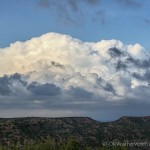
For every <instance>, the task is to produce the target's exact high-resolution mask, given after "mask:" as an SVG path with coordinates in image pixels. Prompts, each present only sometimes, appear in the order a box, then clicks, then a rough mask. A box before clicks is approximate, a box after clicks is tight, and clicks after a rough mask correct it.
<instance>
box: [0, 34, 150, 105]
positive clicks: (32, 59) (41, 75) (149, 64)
mask: <svg viewBox="0 0 150 150" xmlns="http://www.w3.org/2000/svg"><path fill="white" fill-rule="evenodd" d="M0 62H1V63H0V76H1V78H0V84H3V81H4V78H3V76H4V75H8V77H7V82H6V83H5V86H6V89H4V88H3V87H2V86H0V90H3V91H2V92H0V93H4V92H5V93H6V90H10V88H9V87H10V86H11V91H9V92H12V93H17V92H18V93H20V94H16V97H17V95H19V96H20V95H22V94H25V95H27V97H26V99H28V98H29V95H32V94H31V93H32V92H33V91H34V94H35V93H36V94H35V96H37V97H34V98H29V99H32V102H33V104H34V103H36V104H37V105H38V104H44V103H43V102H42V100H41V99H39V98H38V93H37V91H38V90H40V89H42V94H43V93H45V92H44V90H45V88H46V87H49V88H50V90H51V91H50V92H52V91H53V87H54V88H56V89H58V90H60V89H61V92H62V93H61V94H62V95H61V96H62V97H61V98H60V97H59V98H58V99H65V98H67V99H68V100H69V99H70V100H75V99H76V98H79V96H80V95H81V96H84V98H85V97H86V96H85V95H86V94H87V95H90V99H91V100H92V99H94V100H96V102H94V103H97V99H103V100H105V101H110V100H111V101H113V100H116V99H117V100H123V101H124V100H125V99H127V100H128V99H129V98H130V96H131V95H132V96H131V97H132V98H133V97H136V92H137V88H138V89H140V88H143V86H144V87H146V88H147V89H148V88H149V85H150V81H149V79H150V78H149V70H150V55H149V52H148V51H146V50H145V49H144V48H143V47H142V46H140V45H139V44H136V45H124V44H123V43H122V42H121V41H117V40H107V41H106V40H102V41H100V42H97V43H94V42H82V41H80V40H78V39H74V38H72V37H71V36H68V35H62V34H58V33H47V34H45V35H42V36H41V37H36V38H32V39H31V40H28V41H26V42H16V43H14V44H11V45H10V47H7V48H3V49H0ZM15 73H19V74H21V79H19V80H16V79H15V80H14V76H12V77H11V75H12V74H15ZM22 82H26V85H24V84H22ZM33 82H36V84H34V85H36V89H33V90H32V91H31V90H30V89H29V88H28V86H29V85H33ZM35 90H36V92H35ZM70 90H71V93H75V94H79V95H78V96H75V94H74V95H72V96H70V95H67V94H68V91H70ZM142 91H143V90H142ZM53 92H54V91H53ZM143 92H144V91H143ZM59 94H60V93H59ZM59 94H58V95H59ZM48 95H51V94H49V93H48V90H47V91H46V96H48ZM55 95H57V92H56V94H55ZM143 95H144V93H142V94H141V100H142V97H143ZM144 96H145V97H149V94H147V93H146V94H145V95H144ZM81 98H82V97H81ZM86 98H87V97H86ZM37 99H38V101H37ZM145 99H146V98H145ZM138 100H140V96H139V98H138ZM17 101H18V100H17ZM58 101H60V100H58ZM44 102H45V101H44ZM46 102H47V101H46ZM147 102H148V100H147ZM76 103H78V101H77V102H76ZM80 103H81V102H80ZM83 103H85V102H84V101H83ZM88 103H90V102H87V104H88Z"/></svg>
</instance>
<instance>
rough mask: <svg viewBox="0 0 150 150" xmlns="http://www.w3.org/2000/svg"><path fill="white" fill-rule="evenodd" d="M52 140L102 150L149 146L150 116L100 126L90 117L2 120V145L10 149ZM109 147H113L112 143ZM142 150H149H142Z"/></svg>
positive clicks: (103, 123) (0, 124)
mask: <svg viewBox="0 0 150 150" xmlns="http://www.w3.org/2000/svg"><path fill="white" fill-rule="evenodd" d="M47 137H51V138H53V139H54V140H55V141H56V142H58V143H63V142H65V141H67V140H68V139H69V138H70V137H73V138H74V139H75V140H76V141H77V142H78V143H79V144H80V145H81V147H87V146H90V147H93V148H96V147H100V146H103V144H106V142H115V141H116V142H122V143H123V142H125V141H126V142H128V143H131V142H147V143H148V142H150V116H147V117H126V116H125V117H121V118H120V119H118V120H116V121H112V122H98V121H96V120H93V119H91V118H88V117H66V118H38V117H31V118H30V117H27V118H9V119H4V118H1V119H0V145H1V146H4V145H6V146H8V147H11V146H12V145H14V144H20V145H24V144H25V143H27V142H29V141H39V140H41V141H42V140H44V139H46V138H47ZM109 144H110V143H109ZM139 149H148V146H142V147H140V148H139Z"/></svg>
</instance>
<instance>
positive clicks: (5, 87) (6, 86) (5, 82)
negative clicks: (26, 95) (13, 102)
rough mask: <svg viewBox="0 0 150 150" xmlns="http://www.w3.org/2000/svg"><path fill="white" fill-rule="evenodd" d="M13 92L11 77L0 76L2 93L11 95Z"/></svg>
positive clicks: (0, 92) (0, 91) (0, 90)
mask: <svg viewBox="0 0 150 150" xmlns="http://www.w3.org/2000/svg"><path fill="white" fill-rule="evenodd" d="M10 93H11V89H10V83H9V78H8V77H7V76H4V77H0V94H1V95H9V94H10Z"/></svg>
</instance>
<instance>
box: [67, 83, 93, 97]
mask: <svg viewBox="0 0 150 150" xmlns="http://www.w3.org/2000/svg"><path fill="white" fill-rule="evenodd" d="M68 94H71V95H72V96H73V97H74V98H81V99H83V98H87V99H91V98H92V96H93V95H94V94H93V93H92V92H88V91H87V90H85V89H83V88H81V87H73V86H71V87H70V89H69V91H68Z"/></svg>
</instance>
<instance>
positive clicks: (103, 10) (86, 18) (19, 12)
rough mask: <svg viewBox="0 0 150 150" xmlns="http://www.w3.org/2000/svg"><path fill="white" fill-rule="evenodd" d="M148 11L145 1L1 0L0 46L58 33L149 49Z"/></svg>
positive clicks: (149, 5)
mask: <svg viewBox="0 0 150 150" xmlns="http://www.w3.org/2000/svg"><path fill="white" fill-rule="evenodd" d="M53 3H55V4H53ZM149 14H150V1H149V0H143V1H141V0H70V1H69V0H62V1H54V0H2V1H0V21H1V23H0V47H6V46H9V44H10V43H13V42H15V41H25V40H28V39H30V38H32V37H35V36H40V35H42V34H44V33H47V32H58V33H63V34H69V35H71V36H73V37H75V38H79V39H81V40H82V41H100V40H102V39H107V40H110V39H117V40H121V41H122V42H123V43H125V44H135V43H140V44H141V45H142V46H143V47H145V48H146V49H150V45H149V39H150V17H149Z"/></svg>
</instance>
